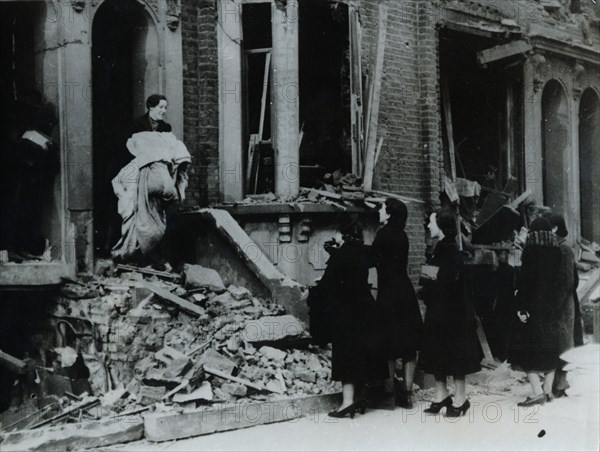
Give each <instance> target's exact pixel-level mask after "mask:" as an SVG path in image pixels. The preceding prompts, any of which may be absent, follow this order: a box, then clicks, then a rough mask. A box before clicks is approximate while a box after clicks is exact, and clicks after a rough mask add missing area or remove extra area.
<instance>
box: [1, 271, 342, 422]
mask: <svg viewBox="0 0 600 452" xmlns="http://www.w3.org/2000/svg"><path fill="white" fill-rule="evenodd" d="M53 317H54V320H53V323H54V325H55V327H56V330H57V332H58V338H59V340H58V344H57V345H58V347H55V348H54V352H55V353H53V354H52V355H53V356H54V358H53V362H52V363H45V365H47V366H52V368H53V370H52V368H51V369H50V371H51V372H53V371H54V372H56V373H60V374H63V375H73V374H74V371H70V370H71V369H75V368H80V369H84V374H87V379H86V380H84V382H86V383H87V385H84V386H83V387H84V388H85V389H87V390H86V391H85V392H83V393H81V392H82V391H81V390H80V391H79V392H78V394H77V391H74V390H73V391H71V390H69V391H66V393H67V394H68V395H69V396H70V397H68V398H67V400H70V402H71V403H70V404H65V403H61V407H60V409H59V411H58V414H57V411H56V410H53V411H48V410H47V411H46V413H44V412H42V410H43V407H38V408H40V413H38V414H40V415H39V416H37V417H36V419H35V420H34V419H33V418H32V419H30V420H29V421H28V422H25V423H23V422H20V423H15V426H14V427H15V428H19V429H23V428H36V427H38V426H41V425H48V424H50V425H52V424H56V423H57V422H62V421H66V420H69V419H71V420H78V419H77V416H78V417H79V420H81V418H82V417H83V419H85V418H92V419H98V418H107V417H108V418H114V417H115V416H124V415H127V414H131V413H140V412H143V411H151V410H154V409H155V408H158V409H160V410H169V409H173V410H180V409H181V408H184V409H187V408H196V407H200V406H202V405H211V406H215V405H216V406H219V405H220V404H226V403H231V402H244V401H246V400H247V401H252V400H255V401H256V400H258V401H274V400H282V399H288V398H293V397H302V396H306V395H315V394H332V393H336V392H339V391H340V389H341V388H340V387H339V384H336V383H333V382H332V381H331V350H330V349H328V348H327V349H325V348H320V347H316V346H313V345H312V344H311V343H310V341H311V339H310V336H309V335H308V334H307V332H306V331H305V329H304V327H303V325H302V323H301V322H300V321H299V320H298V319H296V318H295V317H293V316H291V315H285V313H284V312H283V309H282V308H281V307H280V306H278V305H275V304H273V303H270V302H269V301H268V300H263V299H259V298H256V297H254V296H253V295H252V294H251V293H250V292H249V291H248V290H247V289H245V288H242V287H236V286H233V285H231V286H229V287H225V285H224V284H223V281H222V280H221V277H220V276H219V274H218V273H217V272H216V271H214V270H211V269H208V268H204V267H200V266H197V265H186V266H185V268H184V271H183V273H182V275H178V274H175V273H169V272H160V271H156V270H152V269H140V268H137V267H129V266H124V265H120V266H117V267H116V268H114V267H113V268H109V269H108V271H107V272H106V274H105V275H104V276H100V277H90V278H89V279H88V280H78V281H70V282H69V283H68V284H66V285H65V286H64V287H63V288H62V289H61V294H60V296H59V298H58V303H57V305H56V309H55V312H54V315H53ZM82 363H83V365H84V366H81V364H82ZM78 366H79V367H78ZM79 387H80V388H81V385H79ZM69 389H70V388H69ZM72 392H75V393H76V394H73V393H72ZM63 393H64V391H63ZM98 406H100V407H101V408H102V409H101V410H99V411H95V410H92V409H91V408H94V407H98ZM71 412H72V413H75V414H76V419H73V417H72V413H71ZM69 413H71V414H69ZM6 427H7V426H6V425H5V427H4V430H6Z"/></svg>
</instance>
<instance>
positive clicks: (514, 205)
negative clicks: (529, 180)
mask: <svg viewBox="0 0 600 452" xmlns="http://www.w3.org/2000/svg"><path fill="white" fill-rule="evenodd" d="M529 195H531V190H530V189H527V190H525V192H524V193H522V194H521V195H520V196H519V197H518V198H517V199H515V200H514V201H513V202H511V203H510V207H511V208H513V209H517V208H518V207H519V205H520V204H521V203H522V202H523V201H525V200H526V199H527V198H528V197H529Z"/></svg>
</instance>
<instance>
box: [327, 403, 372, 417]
mask: <svg viewBox="0 0 600 452" xmlns="http://www.w3.org/2000/svg"><path fill="white" fill-rule="evenodd" d="M366 410H367V405H366V403H363V401H358V402H354V403H353V404H351V405H348V406H347V407H346V408H344V409H342V410H335V411H332V412H331V413H329V414H328V416H329V417H335V418H343V417H346V416H350V419H354V414H355V413H356V412H357V411H358V412H359V413H360V414H365V411H366Z"/></svg>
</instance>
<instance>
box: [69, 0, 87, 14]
mask: <svg viewBox="0 0 600 452" xmlns="http://www.w3.org/2000/svg"><path fill="white" fill-rule="evenodd" d="M71 8H73V11H75V12H76V13H80V12H81V11H83V10H84V9H85V1H84V0H72V1H71Z"/></svg>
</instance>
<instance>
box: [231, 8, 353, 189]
mask: <svg viewBox="0 0 600 452" xmlns="http://www.w3.org/2000/svg"><path fill="white" fill-rule="evenodd" d="M277 5H278V4H277V3H273V2H266V1H265V2H259V1H256V2H255V1H248V2H246V1H244V0H242V1H241V3H237V2H233V1H229V2H224V3H223V4H222V6H221V9H220V21H221V24H222V28H220V32H219V33H220V43H221V44H220V65H221V75H220V77H221V84H220V88H221V98H222V105H221V128H222V129H223V128H224V127H226V128H228V130H230V132H228V133H226V132H224V131H223V130H222V131H221V145H220V146H221V151H222V152H221V155H222V157H223V160H224V162H223V167H224V168H225V171H224V173H223V174H222V180H221V183H222V188H223V198H224V199H225V200H233V199H238V198H239V196H240V195H241V194H243V193H246V194H258V193H268V192H274V191H276V189H275V177H274V176H275V165H274V163H275V162H276V161H277V157H278V156H277V155H275V152H278V151H277V149H276V148H277V145H276V143H275V141H276V140H277V137H276V136H275V130H276V128H275V126H274V125H275V123H277V117H276V116H275V115H276V111H277V110H278V108H279V107H280V106H281V102H297V101H298V99H299V108H300V112H299V114H300V118H299V124H298V127H299V128H300V134H299V142H300V144H299V146H298V150H297V152H298V154H297V158H296V159H292V160H296V161H299V164H300V177H299V180H298V183H299V185H307V186H313V185H315V183H317V182H316V181H318V180H321V179H322V178H323V177H324V176H325V174H326V173H333V172H334V171H336V170H342V171H344V172H351V171H352V169H353V162H352V141H351V119H350V115H351V112H350V54H349V40H350V36H349V8H348V6H347V5H344V4H341V3H339V2H333V1H331V2H329V1H317V0H304V1H302V2H301V3H300V4H299V7H298V11H293V12H290V11H289V10H288V11H287V12H286V13H284V14H285V16H286V19H285V20H288V21H293V23H292V24H295V25H297V26H298V28H299V38H298V39H299V42H298V59H299V61H298V74H297V75H298V79H299V86H283V87H282V86H275V85H276V84H277V82H276V81H275V80H274V78H275V77H274V72H273V71H274V67H276V64H277V62H276V61H275V60H276V57H274V56H273V39H274V38H273V37H272V30H273V29H274V28H273V27H274V26H275V25H274V23H273V22H272V21H273V17H274V11H275V12H277V10H276V9H275V8H277V7H278V6H277ZM290 14H291V15H290ZM292 16H293V17H292ZM234 18H237V20H234ZM237 36H240V38H239V39H238V38H237ZM286 36H287V35H286V34H285V33H284V34H283V36H282V37H280V39H286ZM291 39H294V38H293V33H292V38H291ZM277 42H279V41H277ZM290 45H291V46H292V48H293V47H294V45H292V44H290ZM234 49H235V50H234ZM238 50H239V57H240V58H239V60H237V62H236V59H237V51H238ZM292 51H293V50H290V52H292ZM232 53H233V56H232ZM294 63H295V62H294ZM279 64H284V68H285V67H287V64H288V63H285V62H280V63H279ZM225 68H226V69H225ZM236 68H239V69H238V70H239V76H234V75H232V71H235V70H236ZM238 83H239V86H241V92H242V95H241V97H240V99H241V105H240V104H239V102H238V101H237V98H236V97H235V93H236V89H235V87H236V86H238ZM294 84H295V83H294ZM275 90H276V91H275ZM282 92H283V94H282ZM290 96H293V99H291V98H290ZM234 100H235V102H234ZM288 113H289V112H288ZM238 117H239V118H240V120H241V122H242V123H243V124H241V136H236V134H237V130H233V129H231V127H232V126H231V122H230V121H231V120H232V119H233V120H236V118H238ZM225 118H227V120H226V119H225ZM240 138H241V144H240V143H239V142H238V141H237V140H239V139H240ZM240 147H241V148H242V149H239V148H240ZM234 149H239V157H237V156H236V155H235V154H236V153H235V152H233V150H234ZM287 157H288V158H289V156H287ZM237 162H242V164H241V168H242V171H241V174H242V177H241V178H233V177H229V176H230V173H229V172H230V171H231V170H232V168H236V167H237V165H238V163H237ZM296 170H297V169H296V168H294V172H295V171H296ZM242 187H243V188H242Z"/></svg>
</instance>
